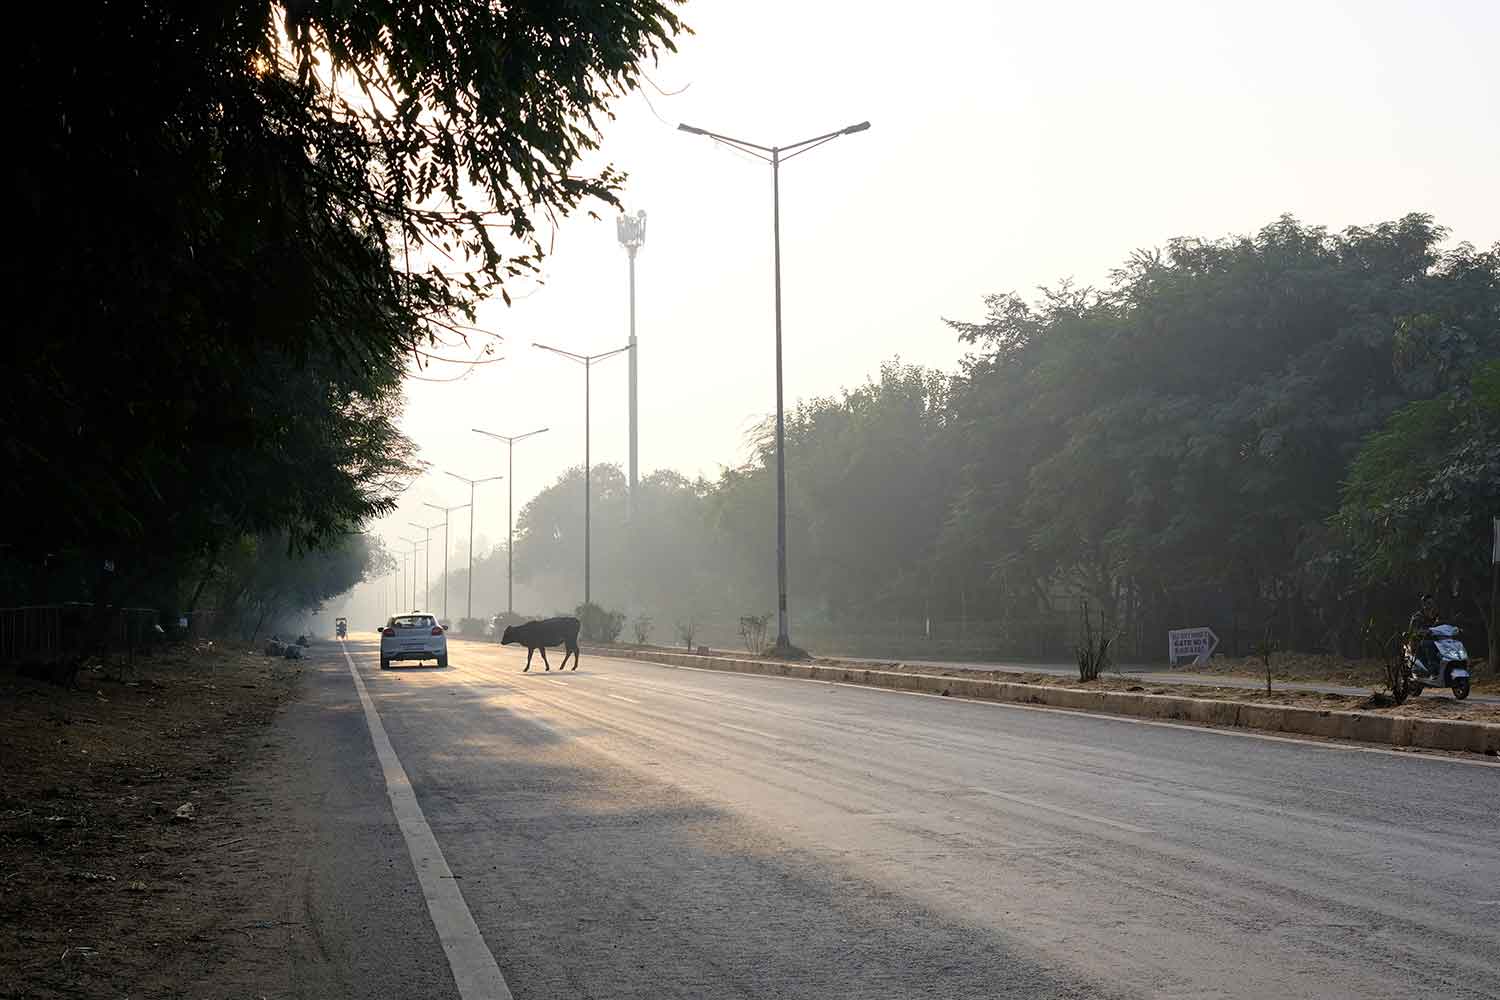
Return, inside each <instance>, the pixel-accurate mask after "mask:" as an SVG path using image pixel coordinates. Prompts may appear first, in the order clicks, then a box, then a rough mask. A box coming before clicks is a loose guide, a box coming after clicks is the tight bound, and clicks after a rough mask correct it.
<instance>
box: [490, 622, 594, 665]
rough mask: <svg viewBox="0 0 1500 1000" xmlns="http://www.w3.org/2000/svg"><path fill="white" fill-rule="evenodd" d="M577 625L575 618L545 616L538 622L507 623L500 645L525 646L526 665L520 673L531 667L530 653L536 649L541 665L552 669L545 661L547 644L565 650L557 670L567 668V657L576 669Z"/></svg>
mask: <svg viewBox="0 0 1500 1000" xmlns="http://www.w3.org/2000/svg"><path fill="white" fill-rule="evenodd" d="M578 626H579V622H578V619H577V618H571V617H569V618H547V619H544V620H542V621H539V622H526V623H525V624H524V625H507V626H506V628H505V634H504V635H503V636H501V637H500V644H501V645H502V646H504V645H507V644H508V643H512V642H513V643H516V644H517V645H521V646H525V647H526V666H525V668H524V669H522V671H521V673H523V674H524V673H525V672H526V671H527V670H530V669H531V654H533V653H535V652H536V651H537V650H539V649H540V650H541V651H542V666H543V667H544V668H546V669H547V670H551V669H552V664H550V663H548V662H547V647H548V646H563V647H566V649H567V652H566V653H564V654H563V661H562V665H561V666H559V667H558V668H557V669H558V670H559V671H562V670H566V669H568V657H570V656H571V657H572V658H573V669H574V670H577V669H578Z"/></svg>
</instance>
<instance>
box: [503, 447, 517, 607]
mask: <svg viewBox="0 0 1500 1000" xmlns="http://www.w3.org/2000/svg"><path fill="white" fill-rule="evenodd" d="M515 508H516V443H515V442H514V441H506V442H505V613H506V615H513V614H515V613H516V591H515V587H516V512H515Z"/></svg>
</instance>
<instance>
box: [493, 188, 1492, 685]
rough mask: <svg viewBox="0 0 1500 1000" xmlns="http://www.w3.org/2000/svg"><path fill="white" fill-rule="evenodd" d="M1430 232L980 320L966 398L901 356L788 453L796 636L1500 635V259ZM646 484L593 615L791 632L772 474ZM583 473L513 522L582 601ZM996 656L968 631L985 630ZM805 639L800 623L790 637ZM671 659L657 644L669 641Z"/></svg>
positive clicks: (521, 538)
mask: <svg viewBox="0 0 1500 1000" xmlns="http://www.w3.org/2000/svg"><path fill="white" fill-rule="evenodd" d="M1445 237H1446V234H1445V232H1444V230H1442V229H1441V228H1440V227H1439V226H1437V225H1436V224H1435V223H1434V222H1433V220H1431V219H1429V218H1427V217H1425V216H1420V215H1412V216H1407V217H1405V218H1403V219H1400V220H1397V221H1395V222H1390V223H1386V224H1382V225H1379V226H1374V227H1371V228H1353V229H1349V230H1346V231H1344V232H1340V233H1331V232H1328V231H1326V230H1324V229H1322V228H1319V227H1316V226H1309V225H1305V224H1302V223H1299V222H1297V221H1295V220H1293V219H1290V218H1283V219H1280V220H1278V221H1276V222H1275V223H1273V224H1271V225H1269V226H1267V227H1265V228H1264V229H1262V230H1261V231H1259V232H1258V233H1255V234H1254V235H1252V236H1245V237H1236V238H1229V239H1218V240H1197V239H1181V240H1176V241H1174V242H1172V243H1171V244H1169V245H1168V246H1167V247H1165V248H1163V249H1161V250H1159V251H1153V252H1140V253H1136V254H1133V255H1131V256H1130V257H1129V258H1128V259H1127V260H1126V261H1125V263H1124V264H1123V266H1122V267H1121V268H1120V269H1119V270H1118V271H1116V272H1115V273H1114V275H1113V276H1112V280H1111V281H1110V282H1109V284H1108V286H1107V287H1104V288H1097V289H1096V288H1075V287H1071V286H1068V285H1063V286H1061V287H1058V288H1054V289H1050V290H1044V291H1043V292H1042V293H1041V294H1040V295H1039V297H1038V298H1037V299H1036V300H1035V301H1028V300H1027V299H1025V298H1022V297H1020V296H1017V295H1014V294H1006V295H996V296H993V297H991V298H989V299H988V300H987V303H986V306H987V309H986V314H985V315H984V316H983V317H982V318H981V319H979V320H976V321H965V322H953V323H951V326H952V328H953V330H954V332H955V334H956V335H957V336H958V337H960V338H961V339H962V341H963V342H964V343H965V344H967V345H969V347H970V349H971V350H970V353H969V354H968V355H967V357H966V359H965V360H964V362H963V364H962V366H961V369H960V370H959V371H958V372H956V373H953V374H943V373H938V372H933V371H927V370H922V369H919V368H914V367H911V366H906V365H902V364H899V363H895V362H893V363H891V364H888V365H887V366H885V367H884V368H883V370H882V372H881V375H880V377H879V379H878V380H874V381H871V382H870V383H869V384H867V385H864V386H861V387H859V388H857V389H854V390H851V391H847V392H844V393H843V394H841V395H839V396H837V397H830V398H826V399H816V400H811V401H808V402H806V403H804V404H802V405H801V406H800V407H798V408H797V409H796V411H795V412H794V413H793V414H791V416H790V420H789V424H788V429H787V460H788V473H787V478H788V491H789V503H790V515H789V517H790V521H789V539H790V552H791V556H790V576H791V589H792V597H793V600H792V609H793V614H794V623H795V626H797V627H800V629H801V631H802V634H804V635H805V634H807V632H808V630H809V629H810V630H812V631H813V632H814V634H817V635H824V636H829V637H833V638H832V639H830V641H837V639H838V637H840V636H846V637H856V636H858V635H860V634H861V633H862V632H866V631H869V630H877V631H879V630H882V629H884V630H889V629H890V628H891V627H892V626H893V625H897V624H899V626H900V627H901V628H902V629H903V630H904V633H905V634H908V635H915V634H922V633H924V632H925V630H926V629H927V628H928V627H929V626H928V622H929V620H932V619H938V620H941V621H942V622H943V623H945V624H944V627H945V628H951V627H952V623H954V622H955V621H959V620H967V621H969V622H972V623H976V624H975V626H973V628H974V629H975V634H976V638H980V639H982V641H983V642H988V643H990V644H991V645H992V646H993V648H995V649H996V650H997V651H1003V650H1009V651H1012V652H1023V653H1024V652H1029V651H1038V652H1040V651H1043V650H1040V649H1033V646H1032V644H1031V640H1030V638H1029V637H1030V636H1031V635H1032V634H1033V633H1034V632H1035V631H1036V630H1037V629H1041V630H1042V631H1043V632H1044V633H1045V634H1046V636H1048V637H1050V638H1048V639H1047V640H1046V641H1044V642H1043V643H1042V645H1044V646H1045V645H1047V644H1048V643H1050V645H1051V649H1050V650H1047V651H1051V652H1057V651H1061V650H1063V649H1065V648H1066V645H1067V644H1068V643H1070V642H1071V641H1072V638H1073V632H1074V631H1076V626H1077V623H1078V621H1079V613H1080V611H1079V609H1080V607H1081V605H1083V604H1084V603H1085V602H1086V603H1087V605H1088V607H1089V608H1090V609H1091V613H1093V614H1096V615H1097V616H1098V617H1099V618H1100V619H1102V620H1103V621H1104V622H1105V623H1107V625H1108V627H1109V628H1111V629H1113V630H1115V631H1117V632H1118V633H1120V635H1121V640H1122V642H1124V643H1125V645H1126V649H1127V652H1128V653H1130V654H1131V655H1139V656H1147V657H1151V658H1158V657H1159V656H1160V655H1161V650H1160V647H1162V646H1163V645H1164V639H1165V637H1164V635H1163V633H1164V632H1165V631H1166V630H1167V629H1168V628H1172V627H1181V626H1184V625H1199V624H1208V625H1213V626H1214V627H1215V628H1216V629H1218V630H1219V631H1220V633H1221V635H1223V636H1225V637H1226V638H1228V637H1231V636H1236V635H1237V636H1240V637H1243V638H1244V643H1243V644H1242V645H1241V649H1242V651H1244V649H1245V645H1247V644H1248V641H1249V639H1248V637H1250V636H1254V637H1256V638H1259V637H1261V636H1262V635H1264V632H1265V630H1267V629H1269V630H1270V631H1271V632H1272V634H1273V636H1274V637H1275V638H1276V639H1277V640H1278V641H1279V642H1281V643H1282V644H1283V647H1284V648H1295V649H1303V650H1317V649H1326V650H1339V651H1343V652H1345V653H1348V654H1356V653H1359V652H1360V651H1361V650H1362V649H1363V650H1371V649H1372V644H1374V643H1376V642H1378V641H1379V639H1380V638H1381V637H1383V636H1384V635H1388V634H1389V632H1390V631H1391V630H1394V628H1395V627H1396V626H1397V624H1398V623H1399V622H1400V621H1401V620H1403V618H1404V615H1405V613H1406V612H1407V611H1409V610H1410V606H1411V604H1412V603H1413V601H1414V599H1415V595H1416V593H1417V592H1418V591H1419V590H1433V591H1438V592H1441V593H1442V594H1443V595H1444V603H1445V605H1446V606H1448V607H1449V608H1451V609H1452V611H1453V612H1454V613H1455V614H1458V615H1460V616H1462V617H1464V618H1465V619H1466V620H1468V621H1471V622H1474V623H1480V622H1483V621H1484V620H1485V619H1486V618H1487V616H1488V614H1489V604H1488V601H1489V583H1488V580H1489V562H1488V561H1489V527H1488V525H1489V517H1490V516H1491V515H1492V514H1494V513H1497V512H1500V506H1497V501H1500V248H1497V249H1493V250H1489V251H1479V250H1476V249H1475V248H1473V247H1470V246H1466V245H1460V246H1456V247H1451V248H1448V249H1444V244H1445ZM754 444H755V448H754V456H753V458H752V460H751V461H749V462H748V463H746V464H744V465H742V466H737V467H733V468H726V469H725V470H724V471H723V472H722V474H721V475H720V476H719V477H718V479H717V480H715V481H712V482H705V481H688V480H685V479H683V478H682V477H680V476H677V475H675V474H672V473H657V474H655V475H653V476H650V477H648V478H647V479H646V480H644V481H643V483H642V486H641V497H640V498H639V502H638V504H637V507H636V514H635V520H634V523H628V522H627V517H626V509H627V508H626V496H625V484H624V482H623V480H622V479H621V477H620V474H619V470H618V469H616V468H613V467H601V468H599V469H596V470H595V474H594V481H595V490H596V492H595V495H594V496H595V499H594V508H593V510H594V518H595V534H594V593H595V594H596V596H597V597H598V598H600V599H602V600H603V601H604V602H605V603H606V604H610V605H612V606H616V607H620V608H623V609H625V610H626V611H627V613H629V614H635V613H642V612H643V613H645V614H647V615H650V616H652V617H653V618H654V619H655V620H656V621H657V622H658V623H659V624H660V623H664V622H673V621H675V620H677V619H680V618H684V617H692V616H697V617H700V618H705V619H713V620H717V621H732V620H735V619H736V617H737V616H739V615H745V614H755V613H764V612H765V611H767V610H770V609H772V608H774V606H775V605H774V600H775V589H774V588H775V574H774V565H775V564H774V559H775V548H774V546H775V529H774V520H773V517H774V509H775V504H774V481H773V479H772V474H771V470H772V469H773V468H774V454H773V452H772V451H771V449H770V443H769V436H768V435H767V434H765V433H762V434H760V435H759V437H758V438H757V440H756V441H755V442H754ZM581 479H582V473H581V470H578V469H575V470H573V471H571V472H570V473H568V474H567V475H565V476H564V477H563V478H562V479H561V480H560V481H559V482H558V483H557V484H555V485H554V486H553V487H551V488H549V489H548V490H546V491H544V492H543V493H542V494H541V495H540V496H538V497H537V498H536V499H535V500H533V501H532V502H531V503H530V504H529V505H528V506H527V507H526V508H525V510H524V511H523V512H522V514H521V516H520V519H519V535H518V541H517V552H516V556H517V568H518V576H519V578H520V579H522V580H524V581H525V582H526V583H527V584H528V585H529V586H536V587H539V588H540V593H541V594H542V595H543V598H542V600H543V601H544V602H550V604H551V605H554V606H556V607H559V608H560V607H568V606H571V603H572V602H576V600H577V594H576V592H577V590H578V579H579V574H580V571H581V566H582V541H581V529H582V503H583V497H582V483H581ZM980 632H982V633H983V635H982V637H981V636H980V635H979V633H980ZM796 635H797V631H796V628H794V637H795V636H796ZM659 638H669V637H668V636H666V635H662V636H659Z"/></svg>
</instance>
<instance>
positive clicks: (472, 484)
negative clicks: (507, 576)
mask: <svg viewBox="0 0 1500 1000" xmlns="http://www.w3.org/2000/svg"><path fill="white" fill-rule="evenodd" d="M448 475H450V476H452V477H453V478H454V479H457V480H458V481H459V482H464V483H468V484H469V502H468V503H466V504H459V505H458V506H456V507H440V508H438V509H439V510H442V511H443V512H444V514H446V513H447V512H448V511H450V510H462V509H463V508H465V507H467V508H469V598H468V601H467V603H466V604H465V606H464V617H465V618H473V617H474V490H475V488H476V487H477V486H478V485H479V484H480V483H492V482H494V481H495V480H497V479H504V478H505V477H504V476H488V477H486V478H484V479H470V478H469V477H468V476H460V475H459V474H458V473H456V472H449V473H448ZM427 506H429V507H437V504H428V505H427ZM444 558H445V560H446V557H444ZM445 566H446V562H445ZM446 574H447V570H446V569H445V570H444V575H446ZM443 588H444V589H443V593H444V597H443V603H444V604H445V605H446V604H447V596H446V595H447V584H444V585H443ZM447 613H448V612H447V608H446V607H445V608H444V609H443V614H444V615H446V614H447Z"/></svg>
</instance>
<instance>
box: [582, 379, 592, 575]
mask: <svg viewBox="0 0 1500 1000" xmlns="http://www.w3.org/2000/svg"><path fill="white" fill-rule="evenodd" d="M593 368H594V364H593V359H592V358H590V359H588V360H586V361H584V363H583V603H584V604H587V603H589V539H590V538H592V537H593V534H594V532H593V528H592V527H591V524H590V521H589V497H590V495H591V494H592V493H593V492H594V491H593V490H592V489H591V488H590V476H591V475H592V472H593V470H592V468H591V467H590V466H589V427H590V424H589V373H590V372H591V371H592V370H593Z"/></svg>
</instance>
